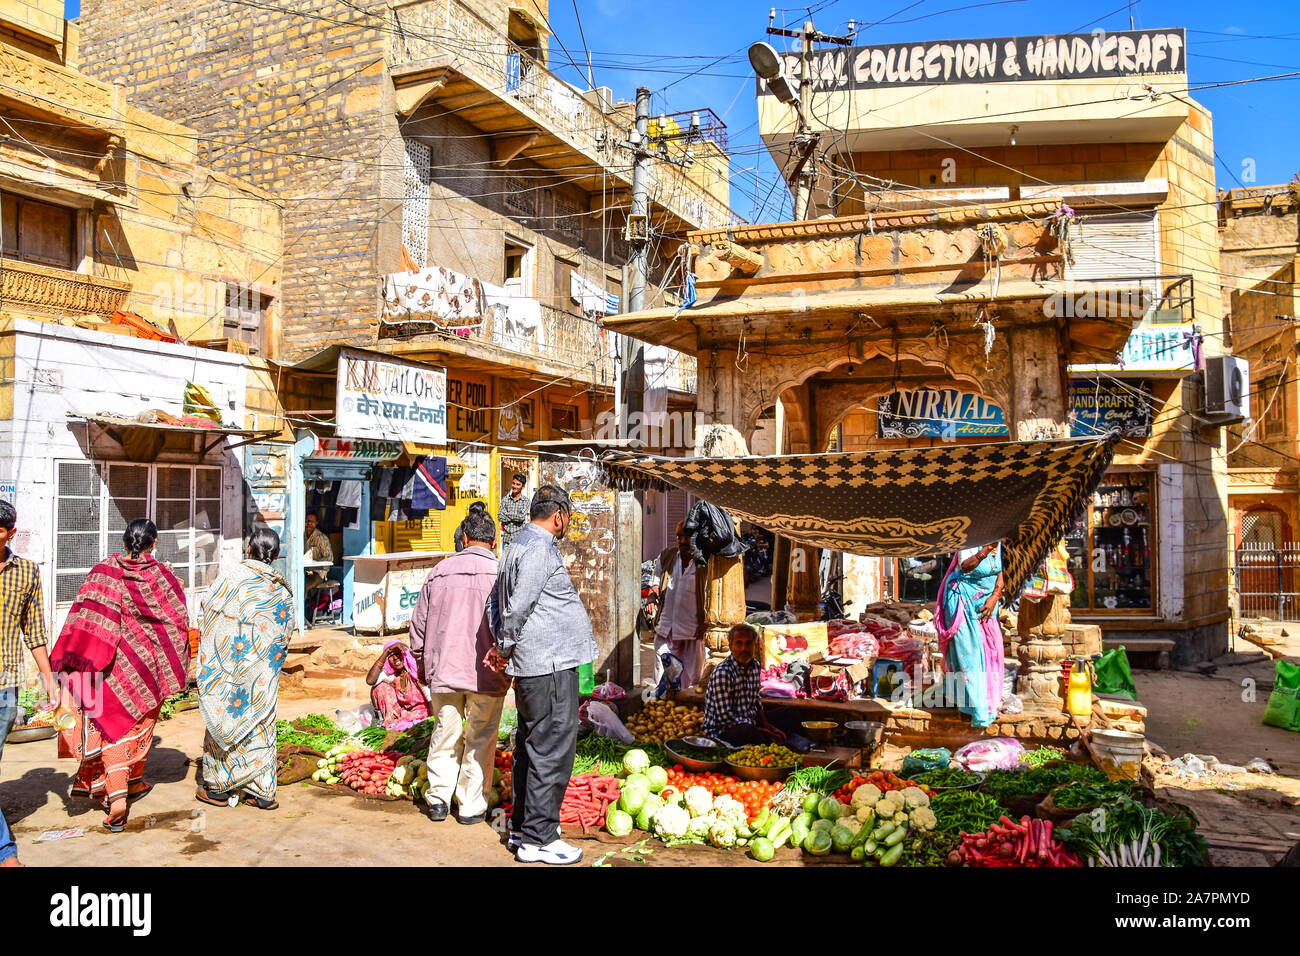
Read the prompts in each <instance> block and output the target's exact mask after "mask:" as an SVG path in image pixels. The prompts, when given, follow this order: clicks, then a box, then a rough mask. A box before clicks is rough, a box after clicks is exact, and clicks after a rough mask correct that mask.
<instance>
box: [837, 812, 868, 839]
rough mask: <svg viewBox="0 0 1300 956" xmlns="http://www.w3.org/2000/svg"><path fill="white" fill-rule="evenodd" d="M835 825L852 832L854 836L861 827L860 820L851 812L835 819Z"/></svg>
mask: <svg viewBox="0 0 1300 956" xmlns="http://www.w3.org/2000/svg"><path fill="white" fill-rule="evenodd" d="M835 825H836V826H837V827H845V828H847V829H848V830H849V832H850V833H852V834H853V835H854V836H857V835H858V831H860V830H861V829H862V821H861V820H859V819H858V818H857V817H856V816H854V815H852V814H849V815H848V816H843V817H840V818H839V819H838V820H836V821H835Z"/></svg>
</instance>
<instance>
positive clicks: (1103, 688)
mask: <svg viewBox="0 0 1300 956" xmlns="http://www.w3.org/2000/svg"><path fill="white" fill-rule="evenodd" d="M1092 670H1093V673H1094V674H1095V675H1096V680H1095V681H1094V682H1093V685H1092V690H1093V693H1096V694H1113V695H1114V696H1116V697H1127V698H1128V699H1129V700H1137V699H1138V695H1137V689H1136V688H1135V687H1134V686H1133V670H1132V668H1130V667H1129V666H1128V654H1127V653H1125V651H1124V645H1123V644H1121V645H1120V646H1119V647H1115V648H1112V649H1111V650H1109V651H1106V652H1105V653H1104V654H1102V655H1101V657H1099V658H1097V660H1095V661H1093V664H1092Z"/></svg>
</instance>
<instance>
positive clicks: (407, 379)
mask: <svg viewBox="0 0 1300 956" xmlns="http://www.w3.org/2000/svg"><path fill="white" fill-rule="evenodd" d="M336 419H337V428H338V434H339V435H341V436H345V437H348V438H376V439H382V440H385V441H403V440H405V441H413V442H421V443H424V444H429V445H445V444H446V443H447V370H446V369H445V368H439V367H435V366H432V365H423V364H420V363H419V362H406V361H403V360H401V359H395V358H387V357H384V358H380V357H379V356H376V355H370V354H367V353H365V352H354V351H352V350H350V349H343V350H342V351H340V352H339V366H338V399H337V406H336Z"/></svg>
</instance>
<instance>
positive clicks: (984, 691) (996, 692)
mask: <svg viewBox="0 0 1300 956" xmlns="http://www.w3.org/2000/svg"><path fill="white" fill-rule="evenodd" d="M1003 584H1004V581H1003V577H1002V545H1001V544H1000V543H999V542H994V543H993V544H986V545H985V546H984V547H982V548H967V549H966V550H964V551H958V552H957V553H956V554H955V555H953V558H952V563H951V564H950V565H948V573H947V574H945V575H944V578H943V583H942V584H940V585H939V600H938V601H937V602H936V606H935V625H936V626H937V628H938V631H939V649H940V650H941V651H943V662H944V669H945V670H946V671H948V672H949V673H950V674H952V675H953V676H954V678H955V680H954V684H955V686H953V685H949V688H948V690H949V692H955V693H956V695H957V709H958V710H960V711H961V712H962V713H963V714H969V715H970V718H971V726H972V727H987V726H988V725H989V724H991V723H992V722H993V720H994V719H995V718H996V717H997V715H998V710H999V708H1000V706H1001V704H1002V681H1003V671H1004V664H1003V660H1004V651H1003V648H1002V626H1001V625H1000V624H999V623H998V604H999V602H1000V600H1001V598H1002V588H1003Z"/></svg>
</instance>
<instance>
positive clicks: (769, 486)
mask: <svg viewBox="0 0 1300 956" xmlns="http://www.w3.org/2000/svg"><path fill="white" fill-rule="evenodd" d="M1113 447H1114V445H1113V442H1112V441H1110V440H1105V441H1046V442H999V443H996V444H980V445H956V444H953V445H942V446H938V447H933V448H903V449H889V450H883V451H868V452H842V453H831V454H824V455H769V456H754V457H748V458H660V457H654V456H638V455H629V454H626V453H618V452H608V453H606V455H605V456H604V458H603V465H604V468H605V471H606V473H607V474H609V476H610V477H611V479H613V480H614V481H615V482H616V483H618V484H619V485H620V486H623V487H640V488H658V489H667V488H681V489H683V490H685V491H689V492H690V493H691V494H693V495H695V496H696V497H698V498H703V499H704V500H705V501H709V502H712V503H713V504H715V505H717V506H718V507H720V508H723V509H725V510H727V511H729V512H731V513H732V514H733V515H736V516H738V517H739V518H741V519H743V520H746V521H750V522H752V523H754V524H757V525H759V526H760V527H763V528H767V529H769V530H771V531H774V532H776V533H778V534H780V535H783V536H784V537H786V538H789V539H790V540H791V541H795V542H798V543H801V544H805V545H809V546H811V547H816V548H828V549H830V550H833V551H844V552H847V553H850V554H861V555H868V556H892V557H917V556H920V555H930V554H940V553H950V552H953V551H957V550H959V549H961V548H967V547H976V546H980V545H983V544H987V543H988V542H990V541H1001V542H1002V543H1003V555H1004V561H1003V567H1004V571H1005V574H1006V585H1007V591H1008V593H1009V594H1014V593H1016V592H1017V591H1018V590H1019V589H1020V587H1021V586H1022V585H1023V584H1024V582H1025V581H1026V580H1027V579H1028V578H1029V576H1030V575H1031V574H1032V573H1033V572H1034V570H1035V569H1036V568H1037V566H1038V563H1039V562H1040V561H1041V560H1042V559H1043V558H1044V557H1045V556H1046V554H1047V552H1048V551H1049V550H1051V548H1052V547H1053V546H1054V545H1055V544H1056V542H1058V541H1059V540H1060V539H1061V538H1062V536H1064V534H1065V532H1066V531H1067V530H1068V528H1069V526H1070V523H1071V521H1072V520H1073V518H1074V516H1075V514H1076V512H1077V511H1078V509H1079V508H1080V507H1081V505H1082V504H1083V503H1084V502H1085V501H1086V500H1087V498H1088V497H1089V496H1090V495H1091V494H1092V491H1093V489H1094V488H1095V487H1096V485H1097V483H1098V481H1100V479H1101V476H1102V474H1103V473H1104V472H1105V470H1106V468H1107V466H1108V465H1109V464H1110V460H1111V454H1112V450H1113Z"/></svg>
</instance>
